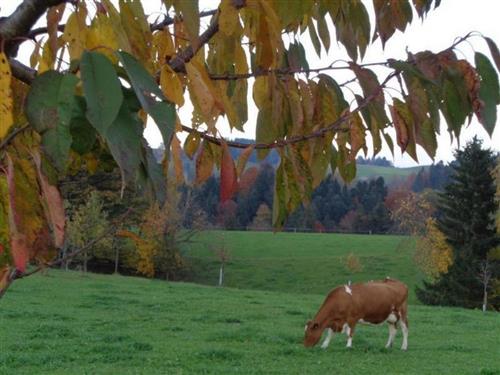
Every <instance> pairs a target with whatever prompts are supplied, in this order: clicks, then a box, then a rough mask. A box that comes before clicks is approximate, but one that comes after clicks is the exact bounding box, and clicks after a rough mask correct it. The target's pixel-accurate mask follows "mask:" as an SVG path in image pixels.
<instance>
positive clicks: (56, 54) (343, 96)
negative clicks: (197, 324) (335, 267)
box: [0, 0, 500, 290]
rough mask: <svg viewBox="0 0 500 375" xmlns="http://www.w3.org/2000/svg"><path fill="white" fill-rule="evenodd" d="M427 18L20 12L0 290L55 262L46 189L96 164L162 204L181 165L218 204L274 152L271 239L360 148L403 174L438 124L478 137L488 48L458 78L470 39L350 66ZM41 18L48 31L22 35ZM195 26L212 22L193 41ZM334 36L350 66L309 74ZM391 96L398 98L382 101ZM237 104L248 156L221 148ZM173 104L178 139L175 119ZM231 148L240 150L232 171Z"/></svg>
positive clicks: (2, 36)
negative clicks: (159, 144)
mask: <svg viewBox="0 0 500 375" xmlns="http://www.w3.org/2000/svg"><path fill="white" fill-rule="evenodd" d="M439 3H440V1H439V0H413V1H410V0H391V1H385V0H373V5H374V11H375V15H374V17H372V18H371V17H370V15H369V13H368V11H367V8H366V5H365V3H363V2H361V1H360V0H301V1H278V0H221V1H220V3H219V4H218V6H217V8H216V9H214V10H211V11H203V12H200V11H199V5H198V1H196V0H164V1H163V6H164V7H163V8H162V9H164V10H165V13H164V14H163V17H160V18H158V19H157V20H155V21H154V22H153V23H152V24H150V23H149V21H150V20H151V17H147V15H146V14H145V13H144V9H143V6H142V3H141V1H140V0H119V1H114V2H112V1H111V0H101V1H87V0H71V1H70V0H67V1H65V0H24V1H23V3H22V4H21V6H19V8H17V10H16V11H14V13H12V14H11V15H9V16H7V17H6V18H5V19H3V20H2V21H1V22H0V42H1V43H0V46H2V47H1V48H2V50H0V97H1V98H2V102H1V103H0V142H1V143H0V163H1V164H0V189H1V190H2V195H1V204H0V224H1V227H0V240H1V242H0V262H1V263H0V280H2V281H0V290H1V289H3V288H5V286H7V285H8V284H9V283H10V282H11V281H12V280H13V279H14V278H15V277H16V275H19V274H21V273H22V272H24V269H25V266H26V263H27V262H28V261H30V260H36V261H37V262H42V263H43V262H47V261H49V259H50V254H52V251H53V250H55V249H56V248H57V247H59V246H60V241H61V233H63V232H64V226H65V221H64V217H63V215H61V214H60V209H56V210H55V212H53V211H54V209H53V207H59V208H62V206H61V205H62V203H61V199H60V197H59V196H58V195H57V194H56V192H57V190H56V186H57V181H58V179H59V178H61V176H64V175H65V174H67V173H69V172H70V171H74V170H78V169H79V168H86V169H87V170H89V171H90V172H94V171H96V170H99V169H104V168H105V165H108V164H109V159H110V158H112V159H113V160H114V162H115V163H116V165H117V166H118V167H119V168H120V170H121V173H122V181H123V182H122V184H123V187H124V186H125V185H126V184H134V185H136V186H137V187H138V188H139V189H141V190H142V191H144V192H145V193H147V194H149V195H150V196H151V197H152V198H155V199H156V200H157V201H159V203H160V204H162V203H163V201H164V199H165V186H166V184H165V178H166V176H165V173H166V172H167V171H168V170H169V168H168V166H169V165H172V166H173V170H174V171H175V176H176V179H177V180H178V181H182V180H183V171H182V163H181V156H180V154H181V152H185V153H186V154H187V155H188V156H189V157H191V158H194V159H195V160H196V183H198V184H200V183H203V182H204V181H205V180H206V179H207V178H209V177H210V176H211V175H212V173H213V169H214V167H217V168H218V169H219V171H220V174H221V189H220V198H221V201H222V203H224V202H225V201H228V200H230V199H231V198H232V196H233V195H234V193H235V191H236V190H237V189H238V183H239V178H240V175H241V173H242V172H243V171H244V166H245V163H246V161H247V160H248V158H249V156H250V154H252V153H253V152H254V151H255V152H257V153H258V156H259V157H261V158H262V157H265V156H266V154H267V153H268V151H269V150H270V149H271V148H275V149H277V150H278V153H279V155H280V159H281V162H280V165H279V167H278V169H277V171H276V183H275V188H274V207H273V208H272V222H273V225H274V226H275V227H276V228H279V227H280V226H281V225H282V224H283V222H284V220H285V218H286V217H287V215H288V214H289V213H290V212H292V211H293V210H294V209H295V208H297V207H298V206H299V204H300V203H301V202H307V201H308V200H309V197H310V195H311V192H312V191H313V189H314V188H315V187H316V186H317V185H318V184H319V183H320V182H321V180H322V179H323V177H324V176H325V174H326V172H327V170H329V169H331V171H332V172H335V171H337V170H338V172H339V174H340V176H341V177H342V178H343V179H344V180H346V181H351V180H352V179H353V178H354V177H355V174H356V157H357V155H358V153H359V152H360V151H361V150H363V151H364V153H365V156H366V153H367V148H368V146H367V143H368V142H372V144H373V150H374V154H376V153H378V152H379V151H380V149H381V147H382V143H383V142H385V143H387V145H388V146H389V147H390V149H391V150H393V147H394V144H397V145H398V146H399V147H400V148H401V150H402V151H403V152H407V153H408V154H409V155H411V156H412V157H413V158H414V159H415V160H416V159H417V153H416V147H417V145H420V146H422V147H423V148H424V150H425V151H426V152H427V153H428V154H429V155H430V156H431V157H432V158H433V157H434V156H435V153H436V148H437V146H438V144H437V139H436V134H437V133H438V131H439V128H440V117H441V115H442V116H443V117H444V119H445V120H446V124H447V128H448V131H449V132H450V134H451V136H452V137H457V136H458V135H459V134H460V131H461V129H462V127H463V126H464V125H465V124H466V123H467V122H468V121H470V120H471V118H472V117H473V116H474V115H475V116H476V117H477V118H478V120H479V121H480V122H481V123H482V124H483V126H484V127H485V129H486V130H487V131H488V133H489V134H491V133H492V132H493V129H494V126H495V123H496V106H497V104H498V102H499V84H498V71H497V70H498V69H499V68H500V58H499V52H498V48H497V46H496V44H495V42H494V41H493V40H491V39H488V38H484V39H485V42H486V43H487V45H488V47H489V49H490V51H491V56H492V57H493V62H494V64H492V62H491V61H490V59H489V58H488V57H487V56H485V55H483V54H481V53H476V55H475V60H474V61H473V62H469V61H467V60H464V59H461V58H459V57H458V56H457V55H456V54H455V51H454V49H455V47H456V46H457V45H458V44H459V43H462V42H463V41H465V40H466V39H467V38H469V37H471V35H468V36H467V37H464V38H461V39H459V40H458V41H457V42H456V43H455V44H454V45H453V46H450V48H448V49H446V50H444V51H441V52H438V53H434V52H431V51H421V52H414V53H408V57H407V59H406V60H404V61H401V60H394V59H388V60H387V61H385V62H381V63H378V64H370V63H363V61H362V59H363V56H364V55H365V53H366V50H367V48H368V47H369V45H370V44H372V43H376V42H377V40H378V39H380V40H381V42H382V44H383V45H385V43H386V42H387V41H388V40H389V39H390V38H391V36H392V35H394V33H395V32H396V31H397V30H399V31H401V32H404V31H405V30H406V27H407V26H408V24H409V23H410V22H412V21H413V20H414V19H415V18H417V17H420V18H425V16H426V14H427V13H428V12H429V11H431V9H432V8H435V7H436V6H438V5H439ZM159 4H160V3H159ZM40 17H44V18H46V22H47V27H42V28H34V24H35V22H36V21H37V20H38V19H39V18H40ZM203 17H211V18H210V21H209V23H208V27H206V28H203V27H202V26H201V25H202V24H204V23H205V22H200V19H201V18H203ZM63 19H64V20H66V21H65V23H64V22H63V21H62V20H63ZM370 19H373V20H374V21H375V24H374V25H373V27H374V32H373V34H371V31H370V30H372V25H371V24H370V22H371V21H370ZM333 35H335V36H336V38H337V41H338V42H339V48H345V50H346V51H347V54H348V55H349V57H350V59H351V61H348V62H342V61H337V62H334V63H332V64H331V65H329V66H326V67H323V68H317V67H311V66H310V64H309V62H308V58H307V54H306V51H305V48H304V44H303V41H304V40H306V39H310V40H311V42H312V45H313V46H314V49H315V52H316V53H317V54H318V55H319V56H321V54H322V53H323V52H324V51H328V50H329V49H330V48H332V46H333V43H332V42H333V41H332V36H333ZM476 36H477V35H476ZM30 40H31V41H30ZM21 43H30V46H32V55H31V58H30V65H31V66H30V67H29V66H25V65H23V64H22V63H21V62H19V61H18V60H17V59H16V55H17V50H18V47H19V44H21ZM373 65H380V67H381V68H382V69H383V70H385V71H386V73H385V76H381V77H379V76H378V75H376V74H375V73H374V71H373V70H372V66H373ZM495 65H496V67H495ZM339 69H343V70H347V71H349V72H351V75H352V79H351V80H349V81H347V82H339V81H337V80H336V79H335V74H332V72H336V71H337V70H339ZM311 73H315V74H316V73H318V74H317V75H312V74H311ZM251 77H254V78H255V81H250V82H253V86H252V87H249V78H251ZM392 83H394V86H396V87H399V88H400V94H399V95H396V96H394V95H393V93H391V96H389V95H386V92H385V88H386V87H387V85H388V84H392ZM249 90H251V93H252V96H253V100H254V102H255V104H256V106H257V108H258V113H257V129H256V134H255V142H256V144H254V145H246V144H239V143H237V142H230V141H225V140H223V139H221V138H220V134H219V129H218V126H219V124H220V123H221V122H220V121H219V122H218V119H220V118H224V120H225V121H227V122H228V123H229V125H230V127H231V128H232V129H238V130H244V129H245V124H246V123H247V121H248V117H249V114H248V103H247V97H248V93H249ZM352 93H354V94H355V95H354V97H353V96H352ZM351 99H352V100H351ZM187 100H189V101H190V102H191V103H192V105H193V108H194V109H193V114H192V123H191V124H190V126H187V125H186V124H184V125H183V124H181V123H180V121H179V119H178V116H177V110H178V109H179V108H180V107H182V106H183V105H185V103H186V101H187ZM148 117H150V118H152V119H153V120H154V122H155V123H156V124H157V125H158V127H159V129H160V132H161V135H162V137H163V143H164V145H165V146H166V150H167V153H166V157H165V159H164V162H163V168H162V167H161V166H159V165H158V164H157V163H156V161H155V159H154V157H153V154H152V151H151V149H150V148H149V146H148V144H147V142H146V141H145V139H144V137H143V129H144V125H145V122H146V119H147V118H148ZM391 128H393V129H395V133H396V137H395V138H394V139H393V138H392V137H391V135H390V134H391V133H389V130H390V129H391ZM186 132H187V133H188V136H187V138H185V142H184V144H183V145H182V144H181V142H180V139H182V138H181V137H180V135H181V133H186ZM231 147H239V148H245V149H246V150H245V151H244V152H243V153H241V157H240V160H238V161H237V163H235V161H234V160H233V159H232V157H231V154H230V152H229V149H230V148H231ZM37 160H38V162H36V161H37ZM21 196H22V199H21V198H20V197H21Z"/></svg>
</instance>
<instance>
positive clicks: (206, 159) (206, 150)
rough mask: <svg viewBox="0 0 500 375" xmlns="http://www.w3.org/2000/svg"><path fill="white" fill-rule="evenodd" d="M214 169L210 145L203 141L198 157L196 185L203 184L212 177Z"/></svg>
mask: <svg viewBox="0 0 500 375" xmlns="http://www.w3.org/2000/svg"><path fill="white" fill-rule="evenodd" d="M213 169H214V158H213V155H212V150H211V149H210V144H209V143H208V142H207V141H203V143H202V144H201V147H200V151H199V152H198V155H197V156H196V185H201V184H203V183H204V182H205V181H206V180H207V179H208V178H209V177H210V176H211V175H212V171H213Z"/></svg>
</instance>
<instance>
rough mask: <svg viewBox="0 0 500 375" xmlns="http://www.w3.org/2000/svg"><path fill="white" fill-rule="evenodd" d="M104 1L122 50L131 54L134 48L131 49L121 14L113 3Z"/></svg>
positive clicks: (107, 0)
mask: <svg viewBox="0 0 500 375" xmlns="http://www.w3.org/2000/svg"><path fill="white" fill-rule="evenodd" d="M102 1H103V4H104V6H105V8H106V10H107V12H108V16H109V21H110V22H111V24H112V25H113V29H114V31H115V34H116V37H117V41H118V45H119V46H120V49H122V50H124V51H126V52H128V53H131V52H132V47H130V42H129V41H128V38H127V34H126V33H125V30H124V28H123V25H122V20H121V18H120V12H118V11H117V10H116V8H115V6H114V5H113V4H112V3H111V1H110V0H102ZM80 4H82V3H80Z"/></svg>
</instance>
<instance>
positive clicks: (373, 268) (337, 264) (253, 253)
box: [185, 231, 421, 303]
mask: <svg viewBox="0 0 500 375" xmlns="http://www.w3.org/2000/svg"><path fill="white" fill-rule="evenodd" d="M195 241H196V242H195V243H193V244H192V245H189V247H187V248H186V249H185V254H186V255H187V256H189V258H188V259H189V260H190V263H191V265H192V267H193V271H194V272H193V274H192V279H193V281H195V282H196V283H201V284H206V285H216V283H217V281H218V277H219V266H220V263H219V261H218V260H217V258H216V257H215V256H214V253H213V251H212V250H213V249H214V248H217V247H219V246H220V245H221V243H222V242H223V243H224V245H225V247H226V248H227V249H228V250H229V251H230V252H231V259H230V261H229V263H228V264H227V265H226V273H225V282H224V284H225V285H226V286H229V287H234V288H241V289H259V290H272V291H284V292H290V293H308V294H309V293H312V294H326V293H327V292H328V291H329V290H330V289H332V288H333V287H334V286H336V285H339V284H344V283H346V282H347V281H348V280H352V281H353V282H356V281H367V280H371V279H383V278H385V277H386V276H391V277H394V278H400V279H401V280H403V281H404V282H405V283H406V284H407V285H408V287H409V289H410V297H409V301H410V303H416V302H417V300H416V297H415V285H416V284H417V283H418V282H419V280H420V279H421V275H420V272H419V271H418V269H417V268H416V267H415V264H414V263H413V253H414V245H413V242H412V241H411V240H409V239H408V237H405V236H390V235H361V234H318V233H283V232H280V233H272V232H237V231H226V232H222V231H208V232H204V233H200V235H199V236H198V238H195ZM207 244H210V245H209V246H207ZM350 253H353V254H354V255H356V256H357V257H358V259H359V261H360V263H361V265H362V268H363V269H362V270H361V271H360V272H351V271H350V270H349V269H348V268H347V267H346V266H345V258H346V256H347V255H348V254H350Z"/></svg>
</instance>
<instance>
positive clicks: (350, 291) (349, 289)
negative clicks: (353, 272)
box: [344, 285, 352, 296]
mask: <svg viewBox="0 0 500 375" xmlns="http://www.w3.org/2000/svg"><path fill="white" fill-rule="evenodd" d="M344 289H345V292H346V293H347V294H350V295H351V296H352V289H351V288H350V287H349V285H344Z"/></svg>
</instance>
